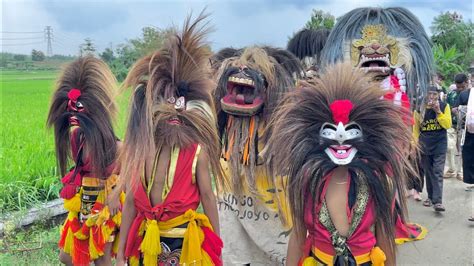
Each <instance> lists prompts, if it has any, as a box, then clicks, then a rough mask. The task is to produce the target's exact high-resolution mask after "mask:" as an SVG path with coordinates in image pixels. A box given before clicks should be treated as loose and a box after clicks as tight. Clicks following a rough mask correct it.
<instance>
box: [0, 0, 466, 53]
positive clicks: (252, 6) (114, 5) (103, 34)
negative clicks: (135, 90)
mask: <svg viewBox="0 0 474 266" xmlns="http://www.w3.org/2000/svg"><path fill="white" fill-rule="evenodd" d="M105 3H106V4H104V2H101V4H96V3H95V2H93V1H89V0H87V1H77V0H72V1H69V2H58V1H56V2H54V1H46V2H39V0H30V1H23V2H21V1H20V2H18V1H10V0H9V1H7V2H4V4H3V5H2V8H3V10H2V13H3V16H2V27H3V31H42V30H43V29H44V27H45V26H46V25H51V26H52V27H53V30H54V37H55V41H54V42H53V50H54V52H55V53H61V54H77V52H78V48H79V44H80V43H82V42H83V40H84V38H86V37H89V38H91V39H93V40H94V42H95V44H96V47H97V50H98V51H102V50H103V49H105V48H106V47H108V46H109V44H110V43H113V44H114V45H117V44H120V43H124V42H125V40H126V39H131V38H136V37H137V36H139V35H140V34H141V29H142V28H143V27H145V26H157V27H161V28H164V27H168V26H170V25H173V24H174V25H178V26H180V25H181V24H182V22H183V20H184V18H185V17H186V15H187V14H188V13H189V12H190V11H191V10H193V11H194V14H195V15H196V14H197V13H198V12H200V11H201V10H202V9H203V8H204V7H206V6H207V10H208V11H209V12H211V13H212V15H211V17H210V18H211V21H210V22H211V25H213V26H214V28H215V29H216V31H215V32H213V33H212V34H211V35H210V36H209V40H210V41H211V43H212V47H213V48H214V49H215V50H216V49H220V48H222V47H227V46H234V47H241V46H246V45H252V44H268V45H274V46H280V47H285V46H286V42H287V40H288V37H289V36H291V35H292V34H293V33H294V32H296V31H298V30H299V29H301V28H302V27H303V26H304V24H305V23H306V21H307V20H308V19H309V18H310V15H311V10H312V9H313V8H315V9H322V10H324V11H326V12H329V13H331V14H333V15H335V16H336V17H339V16H341V15H343V14H345V13H347V12H348V11H350V10H352V9H354V8H357V7H365V6H380V7H387V6H396V5H399V6H404V7H406V8H408V9H409V10H410V11H412V12H413V13H414V14H415V15H416V16H417V17H418V18H419V19H420V21H421V22H422V24H423V25H424V26H425V29H426V30H427V32H428V33H429V26H430V25H431V22H432V20H433V18H434V16H436V15H438V14H439V13H440V12H441V11H447V10H453V11H457V12H458V13H461V14H463V16H464V18H466V19H469V18H471V19H472V5H470V6H468V7H466V6H467V5H466V4H463V3H462V2H459V1H441V0H440V1H436V2H435V3H432V2H426V1H425V0H421V1H416V2H415V1H404V0H398V1H393V0H383V1H376V2H375V4H374V1H368V0H362V1H345V0H344V1H341V0H332V1H331V0H323V1H314V2H313V3H312V2H310V1H305V0H302V1H296V2H289V1H288V2H286V1H283V0H280V1H276V2H275V1H268V0H266V1H210V2H209V1H173V2H170V1H158V2H156V1H150V0H141V1H139V2H133V1H129V0H123V1H113V0H107V1H105ZM64 6H66V7H68V8H62V7H64ZM79 8H81V9H80V10H79ZM469 8H470V9H469ZM456 9H458V10H456ZM79 11H80V12H79ZM78 14H80V15H78ZM70 16H79V19H80V20H79V22H77V20H73V19H69V18H70ZM73 18H74V17H73ZM71 23H79V24H74V25H71ZM81 23H83V24H81ZM2 38H6V36H2ZM6 42H7V41H5V42H4V43H6ZM40 48H41V49H44V50H45V49H46V44H44V45H42V46H41V45H40ZM31 49H32V47H28V46H19V47H12V46H4V47H2V50H4V51H11V52H23V53H29V52H30V51H31Z"/></svg>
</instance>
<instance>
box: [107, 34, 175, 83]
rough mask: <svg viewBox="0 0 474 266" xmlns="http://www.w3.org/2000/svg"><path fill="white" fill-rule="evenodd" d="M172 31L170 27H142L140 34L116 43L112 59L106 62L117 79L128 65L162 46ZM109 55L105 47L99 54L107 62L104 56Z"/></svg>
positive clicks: (122, 74)
mask: <svg viewBox="0 0 474 266" xmlns="http://www.w3.org/2000/svg"><path fill="white" fill-rule="evenodd" d="M171 32H172V29H171V28H167V29H157V28H153V27H144V28H143V29H142V36H141V37H139V38H136V39H131V40H129V41H128V42H127V43H125V44H120V45H118V47H117V49H116V50H115V52H114V53H113V59H112V60H111V61H110V62H108V63H109V65H110V68H111V69H112V71H113V72H114V74H115V76H116V77H117V79H118V80H123V79H124V78H125V77H126V76H127V73H128V71H129V69H130V67H131V66H132V65H133V64H134V63H135V62H136V61H137V60H138V59H139V58H140V57H143V56H145V55H147V54H150V53H152V52H154V51H157V50H159V49H160V48H161V47H163V44H164V43H165V41H166V38H167V37H168V36H169V35H170V33H171ZM108 56H110V51H108V50H107V49H106V50H104V52H103V53H102V54H101V58H102V59H104V61H106V62H107V60H106V58H107V57H108Z"/></svg>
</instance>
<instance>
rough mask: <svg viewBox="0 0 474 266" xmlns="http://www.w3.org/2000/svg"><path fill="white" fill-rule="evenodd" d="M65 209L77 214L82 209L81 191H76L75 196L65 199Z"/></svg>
mask: <svg viewBox="0 0 474 266" xmlns="http://www.w3.org/2000/svg"><path fill="white" fill-rule="evenodd" d="M64 209H66V210H68V211H69V212H75V213H76V214H77V213H79V212H80V211H81V193H80V192H79V193H76V195H74V197H72V198H70V199H65V200H64Z"/></svg>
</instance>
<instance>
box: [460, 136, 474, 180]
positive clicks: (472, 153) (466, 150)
mask: <svg viewBox="0 0 474 266" xmlns="http://www.w3.org/2000/svg"><path fill="white" fill-rule="evenodd" d="M462 167H463V176H464V178H463V181H464V183H466V184H470V185H473V184H474V134H473V133H469V132H466V139H465V141H464V146H463V147H462Z"/></svg>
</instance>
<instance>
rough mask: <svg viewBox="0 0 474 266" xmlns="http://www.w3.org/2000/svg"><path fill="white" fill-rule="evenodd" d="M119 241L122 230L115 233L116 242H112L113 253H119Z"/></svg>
mask: <svg viewBox="0 0 474 266" xmlns="http://www.w3.org/2000/svg"><path fill="white" fill-rule="evenodd" d="M119 241H120V231H117V234H115V239H114V243H113V244H112V253H113V254H117V253H118V247H119Z"/></svg>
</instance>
